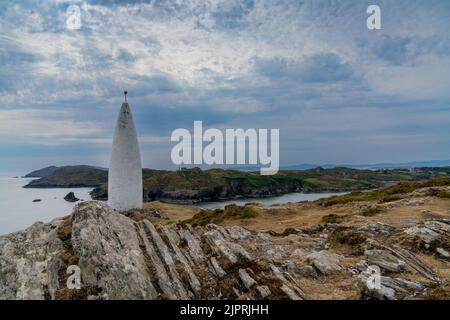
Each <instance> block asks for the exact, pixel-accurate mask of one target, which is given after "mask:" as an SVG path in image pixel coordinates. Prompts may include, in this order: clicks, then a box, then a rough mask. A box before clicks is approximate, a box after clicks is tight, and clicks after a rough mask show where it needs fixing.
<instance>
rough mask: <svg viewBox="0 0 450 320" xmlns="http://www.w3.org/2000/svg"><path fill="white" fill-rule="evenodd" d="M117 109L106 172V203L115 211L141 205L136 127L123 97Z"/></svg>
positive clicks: (139, 158) (139, 164)
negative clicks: (107, 170) (118, 111)
mask: <svg viewBox="0 0 450 320" xmlns="http://www.w3.org/2000/svg"><path fill="white" fill-rule="evenodd" d="M126 94H127V93H126V92H125V102H124V103H123V104H122V107H121V108H120V113H119V116H118V118H117V123H116V130H115V132H114V139H113V144H112V152H111V159H110V162H109V174H108V204H109V205H110V206H111V207H112V208H113V209H114V210H117V211H126V210H130V209H135V208H142V202H143V200H142V163H141V154H140V152H139V143H138V139H137V134H136V128H135V126H134V122H133V116H132V115H131V110H130V106H129V104H128V103H127V100H126Z"/></svg>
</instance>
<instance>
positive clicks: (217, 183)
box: [25, 165, 450, 203]
mask: <svg viewBox="0 0 450 320" xmlns="http://www.w3.org/2000/svg"><path fill="white" fill-rule="evenodd" d="M142 175H143V196H144V201H146V202H148V201H154V200H161V201H165V202H173V203H200V202H206V201H220V200H230V199H239V198H244V197H254V198H262V197H273V196H279V195H283V194H286V193H291V192H305V193H308V192H345V191H356V190H369V189H374V188H379V187H382V186H385V185H389V184H392V183H396V182H398V181H416V180H425V179H431V178H436V177H441V176H449V175H450V166H449V167H420V168H413V169H412V168H398V169H354V168H346V167H332V168H322V167H318V168H311V169H306V170H281V171H280V172H279V173H278V174H276V175H272V176H261V175H260V174H259V172H252V171H238V170H229V169H228V170H227V169H208V170H202V169H200V168H190V169H187V168H183V169H180V170H177V171H169V170H154V169H143V170H142ZM25 177H34V178H38V179H35V180H33V181H31V182H29V183H28V184H27V185H26V186H25V188H83V187H92V188H95V189H94V190H93V191H92V192H91V196H92V198H93V199H96V200H106V199H107V198H108V191H107V190H108V188H107V183H108V169H106V168H101V167H94V166H88V165H79V166H63V167H56V166H50V167H46V168H43V169H40V170H36V171H33V172H30V173H29V174H27V175H26V176H25Z"/></svg>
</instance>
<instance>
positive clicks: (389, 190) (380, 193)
mask: <svg viewBox="0 0 450 320" xmlns="http://www.w3.org/2000/svg"><path fill="white" fill-rule="evenodd" d="M442 186H450V177H440V178H436V179H431V180H428V181H403V182H400V183H398V184H396V185H393V186H390V187H385V188H381V189H377V190H373V191H369V192H351V193H348V194H345V195H342V196H334V197H329V198H325V199H319V200H317V201H316V203H317V204H319V205H323V206H332V205H335V204H345V203H349V202H354V201H377V202H380V203H383V202H390V201H395V200H400V199H403V198H404V197H405V196H406V195H407V194H408V193H410V192H412V191H414V190H417V189H420V188H426V187H442ZM440 191H442V190H440ZM440 195H441V197H447V196H448V192H442V193H440Z"/></svg>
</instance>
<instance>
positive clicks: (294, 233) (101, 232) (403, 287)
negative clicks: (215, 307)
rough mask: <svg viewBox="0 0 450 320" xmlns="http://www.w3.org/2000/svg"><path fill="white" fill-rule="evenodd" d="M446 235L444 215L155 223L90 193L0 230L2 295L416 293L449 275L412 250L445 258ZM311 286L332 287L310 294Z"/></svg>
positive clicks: (449, 231) (443, 283)
mask: <svg viewBox="0 0 450 320" xmlns="http://www.w3.org/2000/svg"><path fill="white" fill-rule="evenodd" d="M449 238H450V221H448V220H446V219H432V220H427V221H425V222H423V223H420V224H417V225H414V226H412V227H409V228H407V229H402V228H396V227H393V226H390V225H387V224H383V223H374V222H368V223H367V224H365V225H363V226H355V227H343V226H340V225H339V224H336V223H323V224H319V225H316V226H315V227H312V228H304V229H287V230H286V231H285V232H283V233H275V232H267V233H265V232H255V231H249V230H247V229H244V228H242V227H239V226H231V227H222V226H218V225H215V224H208V225H206V226H197V227H192V226H191V225H189V224H170V225H155V224H153V223H152V222H150V221H149V220H148V219H146V218H145V217H139V218H136V217H133V219H132V218H130V217H128V216H126V215H123V214H120V213H117V212H115V211H113V210H112V209H111V208H110V207H108V206H107V205H106V204H104V203H101V202H95V201H90V202H84V203H80V204H78V205H77V206H76V207H75V209H74V211H73V213H72V214H71V215H70V216H67V217H64V218H60V219H55V220H53V221H52V222H51V223H41V222H38V223H35V224H34V225H32V226H31V227H29V228H28V229H26V230H24V231H19V232H16V233H12V234H9V235H5V236H1V237H0V299H305V298H306V299H309V298H317V297H319V298H327V297H334V298H335V297H336V295H335V294H334V293H335V292H336V291H337V290H340V291H342V292H344V293H345V296H342V298H350V299H351V298H353V299H359V298H375V299H405V298H415V297H419V298H420V297H425V296H427V295H428V294H429V293H430V292H433V290H434V289H435V288H444V289H443V290H446V289H445V288H446V287H447V286H448V279H444V278H442V277H440V276H439V275H438V274H436V272H435V271H434V270H433V269H432V268H431V267H430V266H429V265H427V264H426V263H425V262H424V261H422V260H421V259H420V258H419V257H418V256H417V255H416V254H414V250H419V251H420V250H428V251H429V252H434V253H433V254H435V255H436V256H437V257H438V258H439V259H440V260H439V261H442V263H444V264H447V263H448V257H447V256H446V253H447V252H448V250H449V247H448V246H449V243H450V241H449ZM400 244H402V245H401V246H400ZM333 247H334V248H336V247H339V248H340V250H341V251H340V252H337V251H336V250H334V251H333V250H332V249H333ZM342 248H344V249H342ZM414 248H415V249H414ZM71 265H76V266H78V267H79V268H80V271H81V288H80V289H69V288H68V287H67V280H68V277H69V275H70V274H67V268H68V266H71ZM371 265H372V266H373V265H375V266H377V267H379V268H380V270H381V271H382V277H381V279H380V284H379V286H378V287H376V288H373V287H371V286H370V285H368V283H369V282H368V278H369V277H370V276H371V274H370V272H368V270H370V269H368V267H369V266H371ZM327 281H328V282H327ZM329 281H334V283H335V287H330V286H329V283H331V282H329ZM315 286H317V287H320V286H325V287H328V288H329V291H330V295H329V296H319V295H317V294H316V295H314V294H313V291H314V290H315ZM333 294H334V295H333Z"/></svg>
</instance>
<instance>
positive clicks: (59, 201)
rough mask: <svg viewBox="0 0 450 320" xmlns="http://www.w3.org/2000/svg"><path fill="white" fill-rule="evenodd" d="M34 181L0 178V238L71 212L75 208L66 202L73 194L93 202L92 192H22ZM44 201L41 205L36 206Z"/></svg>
mask: <svg viewBox="0 0 450 320" xmlns="http://www.w3.org/2000/svg"><path fill="white" fill-rule="evenodd" d="M31 180H33V179H31V178H1V177H0V235H2V234H6V233H10V232H14V231H18V230H22V229H25V228H27V227H29V226H31V225H32V224H33V223H35V222H37V221H42V222H49V221H51V220H52V219H54V218H57V217H63V216H65V215H68V214H70V213H71V212H72V209H73V207H74V206H75V204H77V203H79V202H76V203H71V202H67V201H65V200H64V196H65V195H66V194H67V193H69V192H71V191H73V192H74V193H75V196H76V197H77V198H79V199H83V200H91V196H90V195H89V192H90V191H91V190H92V188H55V189H36V188H31V189H29V188H22V187H23V186H24V185H26V184H28V182H30V181H31ZM35 199H41V201H40V202H33V200H35Z"/></svg>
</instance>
